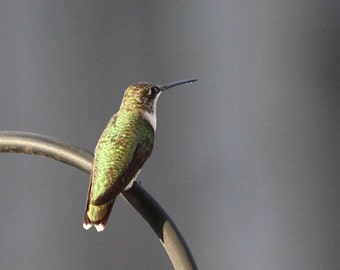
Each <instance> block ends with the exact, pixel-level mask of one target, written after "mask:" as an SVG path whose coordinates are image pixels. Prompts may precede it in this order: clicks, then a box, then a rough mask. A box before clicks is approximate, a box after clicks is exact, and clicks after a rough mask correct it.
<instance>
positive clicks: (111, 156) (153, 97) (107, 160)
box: [83, 79, 196, 232]
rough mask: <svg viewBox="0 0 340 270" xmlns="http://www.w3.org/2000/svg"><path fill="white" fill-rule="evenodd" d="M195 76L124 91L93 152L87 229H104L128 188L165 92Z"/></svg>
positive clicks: (151, 136)
mask: <svg viewBox="0 0 340 270" xmlns="http://www.w3.org/2000/svg"><path fill="white" fill-rule="evenodd" d="M195 81H196V79H191V80H184V81H178V82H173V83H169V84H164V85H156V84H153V83H146V82H139V83H134V84H132V85H130V86H129V87H128V88H127V89H126V90H125V93H124V97H123V100H122V103H121V105H120V108H119V110H118V112H117V113H116V114H114V115H113V116H112V117H111V118H110V120H109V122H108V124H107V126H106V128H105V129H104V131H103V133H102V135H101V136H100V138H99V140H98V143H97V146H96V148H95V151H94V159H93V163H92V169H91V174H90V184H89V189H88V195H87V202H86V208H85V214H84V223H83V227H84V229H86V230H88V229H89V228H91V227H92V225H94V226H95V228H96V230H97V231H98V232H100V231H103V230H104V228H105V226H106V224H107V222H108V219H109V216H110V213H111V210H112V207H113V204H114V202H115V199H116V197H117V196H118V195H119V193H121V192H122V191H123V190H127V189H129V188H130V187H131V186H132V185H133V182H134V181H135V179H136V177H137V176H138V174H139V172H140V170H141V168H142V166H143V164H144V162H145V161H146V160H147V159H148V158H149V156H150V155H151V152H152V148H153V142H154V135H155V132H156V123H157V119H156V107H157V100H158V97H159V96H160V94H161V93H162V92H164V91H165V90H167V89H170V88H172V87H175V86H178V85H182V84H187V83H192V82H195Z"/></svg>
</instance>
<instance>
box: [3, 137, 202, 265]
mask: <svg viewBox="0 0 340 270" xmlns="http://www.w3.org/2000/svg"><path fill="white" fill-rule="evenodd" d="M0 152H7V153H22V154H29V155H38V156H42V157H48V158H52V159H55V160H58V161H60V162H63V163H66V164H68V165H71V166H74V167H76V168H78V169H80V170H82V171H84V172H86V173H90V170H91V165H92V159H93V155H92V154H91V153H90V152H88V151H86V150H83V149H80V148H78V147H75V146H72V145H70V144H66V143H64V142H62V141H60V140H58V139H55V138H52V137H49V136H44V135H40V134H35V133H28V132H18V131H0ZM122 195H123V196H124V198H125V199H126V200H127V201H128V202H129V203H130V204H131V205H132V207H134V208H135V209H136V210H137V212H138V213H139V214H140V215H141V216H142V217H143V218H144V219H145V220H146V221H147V222H148V223H149V225H150V226H151V228H152V229H153V230H154V232H155V233H156V234H157V236H158V237H159V240H160V241H161V243H162V244H163V246H164V249H165V251H166V252H167V253H168V256H169V258H170V261H171V263H172V265H173V266H174V269H188V270H189V269H190V270H191V269H192V270H195V269H197V266H196V263H195V260H194V258H193V256H192V255H191V252H190V250H189V247H188V246H187V244H186V243H185V240H184V238H183V237H182V235H181V233H180V232H179V230H178V229H177V227H176V225H175V224H174V223H173V222H172V220H171V218H170V217H169V215H168V214H167V213H166V212H165V211H164V210H163V209H162V207H161V206H160V205H159V204H158V203H157V201H156V200H155V199H154V198H153V197H152V196H151V195H150V194H149V193H148V192H147V191H146V190H145V189H144V188H143V187H142V186H141V185H140V184H138V183H135V184H134V185H133V186H132V188H131V189H129V190H128V191H124V192H123V193H122Z"/></svg>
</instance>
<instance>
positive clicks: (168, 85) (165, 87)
mask: <svg viewBox="0 0 340 270" xmlns="http://www.w3.org/2000/svg"><path fill="white" fill-rule="evenodd" d="M196 81H197V79H190V80H184V81H178V82H173V83H168V84H163V85H160V86H158V87H159V89H161V91H165V90H167V89H169V88H172V87H175V86H177V85H181V84H187V83H193V82H196Z"/></svg>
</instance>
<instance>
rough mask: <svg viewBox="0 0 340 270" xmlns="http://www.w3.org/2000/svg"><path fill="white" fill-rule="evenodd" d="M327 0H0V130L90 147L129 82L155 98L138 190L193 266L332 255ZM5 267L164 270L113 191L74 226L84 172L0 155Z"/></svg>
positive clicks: (333, 83) (332, 13)
mask: <svg viewBox="0 0 340 270" xmlns="http://www.w3.org/2000/svg"><path fill="white" fill-rule="evenodd" d="M339 16H340V12H339V2H337V1H317V0H314V1H307V0H302V1H293V0H290V1H289V0H287V1H283V0H274V1H268V0H256V1H253V0H248V1H239V0H234V1H203V0H200V1H186V2H184V1H84V0H82V1H80V0H79V1H69V0H68V1H65V0H64V1H51V0H50V1H46V0H39V1H38V0H37V1H33V0H26V1H17V0H11V1H9V0H7V1H6V0H5V1H1V2H0V129H1V130H21V131H30V132H36V133H42V134H46V135H50V136H54V137H57V138H60V139H63V140H65V141H66V142H69V143H72V144H75V145H78V146H80V147H83V148H86V149H89V150H91V151H92V150H93V149H94V147H95V145H96V142H97V139H98V138H99V136H100V134H101V132H102V129H103V128H104V127H105V125H106V123H107V121H108V119H109V117H110V116H111V115H112V114H113V113H114V112H115V111H116V110H117V109H118V108H119V104H120V101H121V98H122V95H123V91H124V89H125V88H126V87H127V86H128V85H129V84H131V83H133V82H137V81H151V82H155V83H167V82H171V81H175V80H181V79H187V78H198V79H199V81H198V82H197V83H195V84H191V85H187V86H183V87H180V88H176V89H173V90H171V91H169V92H167V93H165V94H163V95H162V96H161V98H160V100H159V103H158V131H157V136H156V141H155V146H154V151H153V155H152V156H151V158H150V159H149V160H148V162H147V163H146V164H145V167H144V169H143V170H142V173H141V180H142V184H143V186H144V187H145V188H146V189H147V190H148V191H149V192H150V193H151V194H153V196H154V197H155V198H156V199H157V200H158V201H159V202H160V204H161V205H162V206H163V207H164V208H165V209H166V210H167V211H168V213H169V214H170V215H171V216H172V218H173V219H174V221H175V222H176V224H177V225H178V227H179V229H180V230H181V232H182V233H183V235H184V237H185V239H186V240H187V243H188V244H189V246H190V248H191V251H192V253H193V255H194V257H195V258H196V261H197V264H198V266H199V268H200V269H240V270H241V269H242V270H243V269H252V270H253V269H255V270H256V269H259V270H260V269H261V270H263V269H265V270H272V269H282V270H283V269H296V270H302V269H306V270H307V269H308V270H313V269H315V270H316V269H318V270H319V269H326V270H333V269H334V270H335V269H338V267H339V265H340V256H339V254H340V232H339V228H340V211H339V207H340V199H339V195H338V193H339V191H340V184H339V165H340V164H339V157H340V156H339V155H340V151H339V150H340V148H339V144H340V143H339V129H338V127H339V109H338V108H339V101H340V99H339V88H340V81H339V76H340V72H339V65H340V63H339V60H340V59H339V47H340V19H339ZM0 172H1V174H0V268H1V269H84V270H85V269H94V268H95V269H172V266H171V264H170V261H169V260H168V258H167V255H166V253H165V251H164V250H163V248H162V246H161V244H160V242H159V241H158V239H157V237H156V235H155V234H154V233H153V232H152V230H151V229H150V228H149V226H148V225H147V223H146V222H145V221H144V220H143V219H142V218H141V217H140V216H139V215H138V214H137V212H135V211H134V210H133V209H132V208H131V207H130V206H129V205H128V204H127V203H126V202H125V201H124V200H123V199H122V198H119V199H118V200H117V203H116V205H115V208H114V210H113V213H112V216H111V218H110V222H109V225H108V227H107V229H106V230H105V231H104V232H103V233H97V232H96V231H94V230H90V231H85V230H83V228H82V218H83V211H84V204H85V199H86V192H87V188H88V175H86V174H84V173H83V172H81V171H78V170H76V169H75V168H72V167H68V166H66V165H64V164H61V163H58V162H55V161H51V160H48V159H41V158H37V157H32V156H23V155H14V154H1V155H0Z"/></svg>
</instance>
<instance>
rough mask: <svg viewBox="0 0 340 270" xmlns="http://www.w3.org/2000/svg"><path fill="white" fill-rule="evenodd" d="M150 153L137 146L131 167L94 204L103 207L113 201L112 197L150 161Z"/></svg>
mask: <svg viewBox="0 0 340 270" xmlns="http://www.w3.org/2000/svg"><path fill="white" fill-rule="evenodd" d="M149 155H150V151H149V150H148V149H146V148H145V147H143V146H141V145H140V144H137V147H136V149H135V152H134V153H133V156H132V159H131V161H130V163H129V166H128V167H127V168H126V169H125V171H124V172H123V173H122V174H121V175H120V176H119V177H118V178H117V179H116V180H115V181H114V182H113V184H112V185H111V186H110V187H109V188H108V189H106V190H105V192H104V193H102V194H101V195H100V196H98V197H97V198H96V199H95V200H94V201H92V204H94V205H101V204H103V203H107V202H109V201H111V200H112V197H114V196H117V195H118V194H119V193H120V192H122V191H123V190H124V188H125V187H126V186H127V185H128V184H129V183H130V181H131V179H133V177H134V176H135V175H136V174H137V173H138V171H139V170H140V168H141V167H142V166H143V164H144V162H145V161H146V160H147V159H148V157H149Z"/></svg>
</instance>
